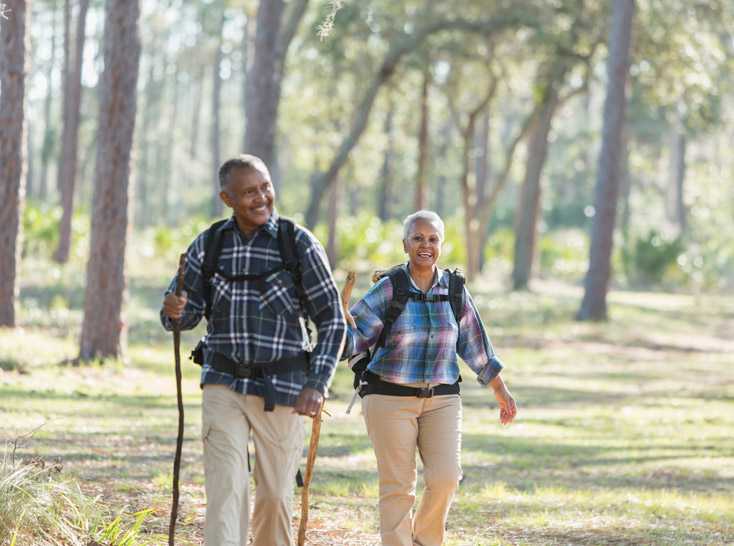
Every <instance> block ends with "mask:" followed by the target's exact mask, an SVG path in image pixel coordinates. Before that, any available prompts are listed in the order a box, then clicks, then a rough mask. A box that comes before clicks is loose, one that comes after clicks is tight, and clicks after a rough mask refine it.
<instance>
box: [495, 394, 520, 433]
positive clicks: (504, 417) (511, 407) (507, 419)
mask: <svg viewBox="0 0 734 546" xmlns="http://www.w3.org/2000/svg"><path fill="white" fill-rule="evenodd" d="M494 396H495V398H496V399H497V403H498V404H499V406H500V423H502V424H503V425H509V424H510V423H512V420H513V419H514V418H515V416H516V415H517V404H515V399H514V398H513V397H512V394H510V391H509V390H507V387H505V386H504V385H502V387H501V388H499V389H495V391H494Z"/></svg>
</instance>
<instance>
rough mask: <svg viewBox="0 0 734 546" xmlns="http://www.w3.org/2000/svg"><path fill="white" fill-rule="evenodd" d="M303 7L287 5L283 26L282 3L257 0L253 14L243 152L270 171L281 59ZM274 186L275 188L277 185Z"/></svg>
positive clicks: (298, 1) (302, 1) (302, 2)
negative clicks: (252, 39)
mask: <svg viewBox="0 0 734 546" xmlns="http://www.w3.org/2000/svg"><path fill="white" fill-rule="evenodd" d="M307 5H308V0H294V1H293V2H291V6H290V12H289V14H288V18H287V20H286V22H285V25H282V23H283V16H284V15H285V3H284V2H283V0H261V1H260V5H259V7H258V10H257V22H256V26H257V28H256V29H255V51H254V52H253V58H252V66H251V68H250V71H249V72H248V74H247V98H246V100H247V105H246V106H247V108H246V118H247V119H246V121H245V151H246V152H247V153H251V154H254V155H256V156H258V157H260V159H262V160H263V161H264V162H265V164H266V165H267V166H268V167H269V168H270V169H271V171H277V169H276V168H275V165H274V161H275V159H276V154H275V140H276V131H277V125H278V106H279V104H280V95H281V84H282V80H283V74H284V72H285V59H286V55H287V53H288V48H289V46H290V44H291V42H292V41H293V37H294V36H295V34H296V31H297V30H298V26H299V24H300V22H301V19H302V18H303V14H304V13H305V11H306V7H307ZM281 27H282V28H281ZM274 183H275V184H276V187H277V185H278V184H279V181H278V180H274Z"/></svg>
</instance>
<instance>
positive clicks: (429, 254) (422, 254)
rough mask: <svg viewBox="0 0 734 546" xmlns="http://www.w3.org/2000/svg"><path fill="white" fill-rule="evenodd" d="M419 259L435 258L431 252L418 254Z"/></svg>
mask: <svg viewBox="0 0 734 546" xmlns="http://www.w3.org/2000/svg"><path fill="white" fill-rule="evenodd" d="M418 257H419V258H426V259H431V258H433V254H431V253H430V252H419V253H418Z"/></svg>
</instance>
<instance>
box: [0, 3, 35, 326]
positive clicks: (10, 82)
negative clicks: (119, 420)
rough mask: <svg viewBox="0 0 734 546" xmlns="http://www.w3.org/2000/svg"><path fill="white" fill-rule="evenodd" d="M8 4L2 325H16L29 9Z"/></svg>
mask: <svg viewBox="0 0 734 546" xmlns="http://www.w3.org/2000/svg"><path fill="white" fill-rule="evenodd" d="M4 6H5V7H6V8H7V9H8V10H9V12H10V13H12V17H11V18H9V19H5V18H3V17H0V92H1V93H2V100H0V180H2V184H0V226H3V229H2V230H1V231H0V263H2V264H3V265H2V275H0V326H10V327H14V326H15V299H16V296H17V295H18V281H17V270H18V265H19V261H20V248H21V221H20V219H21V214H22V209H23V201H24V199H23V197H24V190H25V188H24V186H23V184H24V182H25V173H24V170H25V163H24V161H23V159H24V158H23V143H24V138H23V131H24V122H25V117H24V114H25V108H24V101H23V98H24V96H25V76H26V69H27V67H26V63H27V61H28V59H27V55H26V51H27V47H28V43H27V42H28V40H29V36H28V34H29V33H26V27H28V26H29V24H28V21H27V19H29V18H30V6H29V5H28V3H27V2H26V1H25V0H8V1H7V2H6V3H5V4H4Z"/></svg>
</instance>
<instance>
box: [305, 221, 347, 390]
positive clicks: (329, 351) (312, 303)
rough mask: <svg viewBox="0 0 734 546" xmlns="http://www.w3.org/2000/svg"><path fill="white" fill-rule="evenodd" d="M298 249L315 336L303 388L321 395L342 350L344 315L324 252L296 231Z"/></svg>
mask: <svg viewBox="0 0 734 546" xmlns="http://www.w3.org/2000/svg"><path fill="white" fill-rule="evenodd" d="M298 247H299V259H300V260H301V274H302V283H303V289H304V291H305V296H306V305H307V309H306V311H307V313H308V316H309V317H310V318H311V320H312V321H313V322H314V324H315V325H316V330H317V332H318V337H317V343H316V346H315V347H314V348H313V351H312V352H311V363H310V364H311V367H310V372H309V376H308V379H307V380H306V384H305V386H306V387H310V388H312V389H316V390H318V391H319V392H321V393H322V394H323V393H325V392H326V389H327V388H328V386H329V384H330V383H331V379H332V378H333V376H334V370H335V369H336V363H337V359H338V358H339V352H340V351H341V349H342V343H343V341H344V333H345V330H346V325H345V321H344V313H343V312H342V306H341V299H340V296H339V290H338V289H337V287H336V283H335V282H334V277H333V276H332V274H331V268H330V267H329V261H328V259H327V257H326V252H325V251H324V248H323V247H322V246H321V244H320V243H319V242H318V240H316V238H315V237H314V236H313V235H311V234H310V233H309V232H307V231H306V230H300V231H299V234H298Z"/></svg>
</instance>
